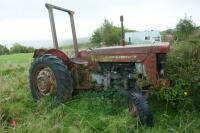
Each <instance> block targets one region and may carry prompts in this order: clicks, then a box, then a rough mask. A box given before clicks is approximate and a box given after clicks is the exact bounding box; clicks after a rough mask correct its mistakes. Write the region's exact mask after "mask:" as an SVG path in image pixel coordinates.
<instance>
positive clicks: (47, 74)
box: [37, 67, 57, 96]
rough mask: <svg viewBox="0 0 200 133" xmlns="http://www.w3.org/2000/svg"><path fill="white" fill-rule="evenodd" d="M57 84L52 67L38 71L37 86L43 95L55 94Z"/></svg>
mask: <svg viewBox="0 0 200 133" xmlns="http://www.w3.org/2000/svg"><path fill="white" fill-rule="evenodd" d="M56 86H57V85H56V80H55V76H54V74H53V72H52V70H51V69H50V68H48V67H47V68H44V69H42V70H41V71H40V72H39V73H38V75H37V87H38V91H39V93H40V94H41V95H42V96H45V95H55V92H56Z"/></svg>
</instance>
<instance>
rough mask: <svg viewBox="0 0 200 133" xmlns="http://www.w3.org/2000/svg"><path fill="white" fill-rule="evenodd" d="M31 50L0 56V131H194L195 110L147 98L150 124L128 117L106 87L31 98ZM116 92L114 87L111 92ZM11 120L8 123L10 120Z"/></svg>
mask: <svg viewBox="0 0 200 133" xmlns="http://www.w3.org/2000/svg"><path fill="white" fill-rule="evenodd" d="M31 56H32V54H15V55H7V56H0V132H17V133H23V132H42V133H45V132H48V133H49V132H50V133H51V132H52V133H55V132H73V133H76V132H77V133H79V132H83V133H90V132H91V133H93V132H97V133H99V132H104V133H116V132H119V133H121V132H125V133H126V132H127V133H129V132H135V133H140V132H141V133H146V132H150V133H165V132H166V133H168V132H176V133H180V132H191V133H194V132H197V133H198V132H199V131H200V114H199V112H195V111H193V112H185V111H184V110H173V109H172V108H167V109H166V106H165V103H160V102H159V101H154V100H151V102H150V103H151V107H152V111H153V112H154V117H155V126H154V127H153V128H146V127H142V126H140V125H139V123H137V121H136V120H135V119H133V118H131V117H130V115H129V113H128V109H127V103H126V99H124V97H121V98H119V97H113V95H105V94H111V93H113V92H112V91H110V90H108V91H107V92H92V91H90V92H84V93H80V94H79V95H76V96H74V97H73V98H72V100H70V101H68V102H66V103H64V104H57V103H55V102H54V101H53V100H52V99H51V98H50V97H47V98H44V99H42V100H41V101H40V102H34V101H33V99H32V97H31V95H30V90H29V86H28V68H29V65H30V62H31V60H32V59H31ZM115 93H118V92H115ZM13 121H15V122H16V125H14V126H12V124H11V122H13Z"/></svg>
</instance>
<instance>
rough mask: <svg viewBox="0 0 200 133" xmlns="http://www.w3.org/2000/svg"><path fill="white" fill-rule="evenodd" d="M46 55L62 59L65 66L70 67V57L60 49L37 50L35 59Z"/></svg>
mask: <svg viewBox="0 0 200 133" xmlns="http://www.w3.org/2000/svg"><path fill="white" fill-rule="evenodd" d="M44 54H50V55H53V56H56V57H58V58H59V59H61V60H62V61H63V63H64V64H65V65H69V62H70V59H69V57H68V56H67V55H66V54H65V53H64V52H62V51H60V50H58V49H50V50H46V49H36V50H35V51H34V55H33V58H37V57H40V56H42V55H44Z"/></svg>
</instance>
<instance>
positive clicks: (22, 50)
mask: <svg viewBox="0 0 200 133" xmlns="http://www.w3.org/2000/svg"><path fill="white" fill-rule="evenodd" d="M10 52H11V53H31V52H34V48H33V47H25V46H22V45H21V44H18V43H16V44H14V45H13V46H12V47H11V48H10Z"/></svg>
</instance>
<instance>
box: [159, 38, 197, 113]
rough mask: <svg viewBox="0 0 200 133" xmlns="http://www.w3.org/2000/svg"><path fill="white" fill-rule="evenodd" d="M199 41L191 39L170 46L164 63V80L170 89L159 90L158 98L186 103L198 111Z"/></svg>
mask: <svg viewBox="0 0 200 133" xmlns="http://www.w3.org/2000/svg"><path fill="white" fill-rule="evenodd" d="M199 68H200V39H199V38H195V39H194V38H193V39H189V40H187V41H184V42H178V43H176V44H173V45H172V48H171V51H170V52H169V53H168V55H167V60H166V62H165V72H166V78H168V79H170V80H171V81H172V86H171V87H167V88H166V87H165V88H161V90H160V93H159V94H160V98H161V99H165V100H167V101H169V102H176V103H188V101H192V103H190V105H192V106H193V105H194V106H195V107H196V108H198V109H200V104H199V103H200V98H199V97H200V89H199V88H200V76H199V75H200V69H199Z"/></svg>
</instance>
